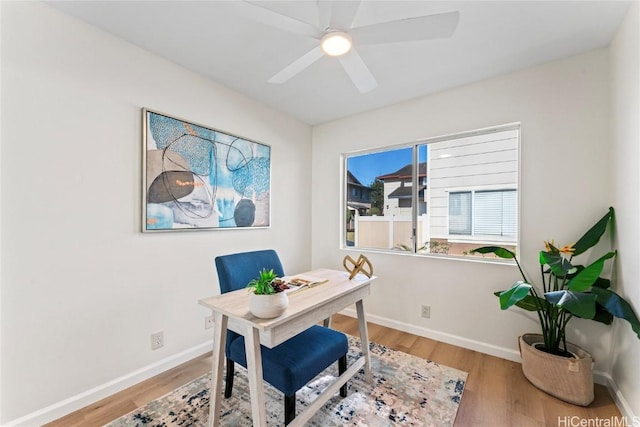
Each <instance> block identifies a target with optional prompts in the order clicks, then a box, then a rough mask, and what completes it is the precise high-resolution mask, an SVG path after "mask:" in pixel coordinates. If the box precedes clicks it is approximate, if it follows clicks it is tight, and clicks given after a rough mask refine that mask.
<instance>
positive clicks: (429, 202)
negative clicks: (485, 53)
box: [343, 124, 520, 256]
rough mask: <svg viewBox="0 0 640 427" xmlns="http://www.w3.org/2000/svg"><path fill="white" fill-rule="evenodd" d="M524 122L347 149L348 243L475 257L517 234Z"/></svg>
mask: <svg viewBox="0 0 640 427" xmlns="http://www.w3.org/2000/svg"><path fill="white" fill-rule="evenodd" d="M519 133H520V128H519V125H517V124H514V125H506V126H500V127H494V128H489V129H482V130H477V131H470V132H463V133H460V134H456V135H450V136H444V137H437V138H428V139H425V140H423V141H419V142H417V143H413V144H409V145H404V146H395V147H389V148H387V149H380V150H376V151H372V152H365V153H352V154H344V155H343V158H344V174H345V175H344V176H345V181H344V182H345V183H346V184H345V185H346V188H345V193H344V194H347V195H349V194H350V191H349V190H351V191H353V190H352V186H353V185H354V184H353V183H354V182H355V183H357V184H358V185H359V187H358V188H359V189H361V191H360V192H359V194H360V196H361V197H360V198H359V199H358V200H357V201H356V200H353V196H351V197H345V200H344V202H343V203H344V206H345V209H343V211H344V212H347V211H349V212H354V213H355V214H354V215H347V217H348V218H349V220H350V221H349V222H348V224H347V222H346V218H345V224H347V225H346V226H345V227H343V228H344V229H345V236H344V242H345V243H344V244H345V246H354V247H358V248H361V249H375V250H387V251H409V252H414V253H421V254H429V253H431V254H433V253H437V254H446V255H456V256H471V255H469V251H470V250H471V249H473V248H476V247H479V246H484V245H487V244H497V245H501V246H505V247H509V248H511V249H513V250H515V249H516V247H517V244H518V242H517V236H518V188H519V185H518V163H519V138H520V136H519Z"/></svg>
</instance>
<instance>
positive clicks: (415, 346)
mask: <svg viewBox="0 0 640 427" xmlns="http://www.w3.org/2000/svg"><path fill="white" fill-rule="evenodd" d="M332 327H334V328H335V329H338V330H341V331H343V332H345V333H348V334H351V335H355V336H358V322H357V320H356V319H353V318H351V317H347V316H342V315H335V316H334V317H333V322H332ZM369 338H370V339H371V341H375V342H377V343H380V344H383V345H385V346H387V347H390V348H393V349H395V350H400V351H404V352H406V353H409V354H412V355H414V356H418V357H422V358H425V359H429V360H433V361H434V362H437V363H441V364H443V365H447V366H451V367H453V368H457V369H461V370H464V371H466V372H468V373H469V376H468V378H467V383H466V386H465V390H464V394H463V397H462V403H461V404H460V409H459V410H458V415H457V418H456V421H455V425H456V426H474V427H476V426H491V427H494V426H518V427H525V426H558V427H562V426H571V425H596V424H593V423H594V422H595V421H592V424H586V423H587V421H586V420H595V419H600V420H603V419H608V420H611V419H612V418H614V417H616V418H617V419H618V420H620V418H621V414H620V411H619V410H618V408H617V407H616V405H615V404H614V403H613V400H612V398H611V396H610V395H609V392H608V391H607V389H606V387H604V386H601V385H596V388H595V400H594V402H593V403H592V404H591V405H590V406H589V407H586V408H582V407H579V406H574V405H570V404H568V403H564V402H561V401H560V400H557V399H555V398H553V397H551V396H549V395H547V394H545V393H544V392H542V391H540V390H538V389H537V388H535V387H534V386H532V385H531V384H530V383H529V382H528V381H527V379H526V378H525V377H524V375H523V374H522V370H521V369H520V364H519V363H515V362H511V361H508V360H504V359H500V358H497V357H493V356H488V355H486V354H482V353H478V352H476V351H472V350H467V349H464V348H461V347H456V346H453V345H450V344H445V343H441V342H438V341H434V340H430V339H428V338H423V337H419V336H416V335H412V334H409V333H405V332H401V331H397V330H394V329H390V328H386V327H384V326H380V325H376V324H373V323H369ZM210 369H211V356H210V355H205V356H201V357H199V358H197V359H194V360H192V361H189V362H187V363H185V364H183V365H181V366H178V367H176V368H174V369H171V370H169V371H167V372H164V373H162V374H160V375H158V376H156V377H154V378H151V379H149V380H147V381H144V382H142V383H140V384H137V385H135V386H133V387H130V388H128V389H126V390H124V391H122V392H120V393H117V394H115V395H113V396H110V397H108V398H106V399H103V400H101V401H99V402H97V403H94V404H93V405H90V406H87V407H86V408H83V409H81V410H79V411H76V412H74V413H72V414H69V415H67V416H65V417H63V418H60V419H58V420H56V421H54V422H52V423H49V424H46V426H48V427H58V426H61V427H62V426H64V427H74V426H82V427H91V426H102V425H104V424H105V423H107V422H109V421H112V420H114V419H116V418H118V417H120V416H121V415H124V414H126V413H128V412H130V411H132V410H134V409H135V408H137V407H139V406H142V405H144V404H146V403H147V402H149V401H151V400H153V399H156V398H158V397H160V396H162V395H164V394H166V393H168V392H169V391H171V390H173V389H175V388H177V387H179V386H181V385H183V384H186V383H187V382H189V381H191V380H192V379H194V378H197V377H198V376H200V375H202V374H204V373H206V372H208V371H209V370H210ZM572 417H577V418H572ZM580 419H582V420H584V421H582V422H583V423H584V424H580V421H579V420H580ZM601 423H602V421H601ZM598 425H604V424H598ZM612 425H614V424H613V423H612Z"/></svg>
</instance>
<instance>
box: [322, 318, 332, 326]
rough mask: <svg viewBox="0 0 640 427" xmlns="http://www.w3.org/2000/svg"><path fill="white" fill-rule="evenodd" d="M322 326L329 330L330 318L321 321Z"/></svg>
mask: <svg viewBox="0 0 640 427" xmlns="http://www.w3.org/2000/svg"><path fill="white" fill-rule="evenodd" d="M322 325H323V326H324V327H325V328H330V327H331V317H327V318H326V319H324V320H323V321H322Z"/></svg>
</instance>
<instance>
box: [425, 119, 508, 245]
mask: <svg viewBox="0 0 640 427" xmlns="http://www.w3.org/2000/svg"><path fill="white" fill-rule="evenodd" d="M518 134H519V129H513V128H511V129H509V130H503V131H498V132H492V133H486V134H481V135H474V136H468V137H464V138H459V139H453V140H448V141H440V142H437V143H432V144H430V145H429V160H428V162H427V168H428V171H427V179H428V184H427V188H428V189H429V199H428V200H429V202H430V203H429V207H428V212H429V215H430V221H431V227H430V230H431V238H442V239H450V240H474V241H476V240H482V241H487V240H489V241H494V240H500V241H505V240H506V241H513V242H514V243H515V240H516V239H515V236H513V237H511V238H509V237H501V236H481V235H475V236H465V235H450V234H449V193H451V192H459V191H487V190H517V189H518Z"/></svg>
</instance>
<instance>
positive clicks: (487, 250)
mask: <svg viewBox="0 0 640 427" xmlns="http://www.w3.org/2000/svg"><path fill="white" fill-rule="evenodd" d="M470 252H471V253H472V254H475V253H478V254H494V255H495V256H497V257H500V258H506V259H513V258H515V257H516V254H515V253H513V252H511V251H510V250H509V249H506V248H503V247H500V246H482V247H480V248H476V249H472V250H471V251H470Z"/></svg>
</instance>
